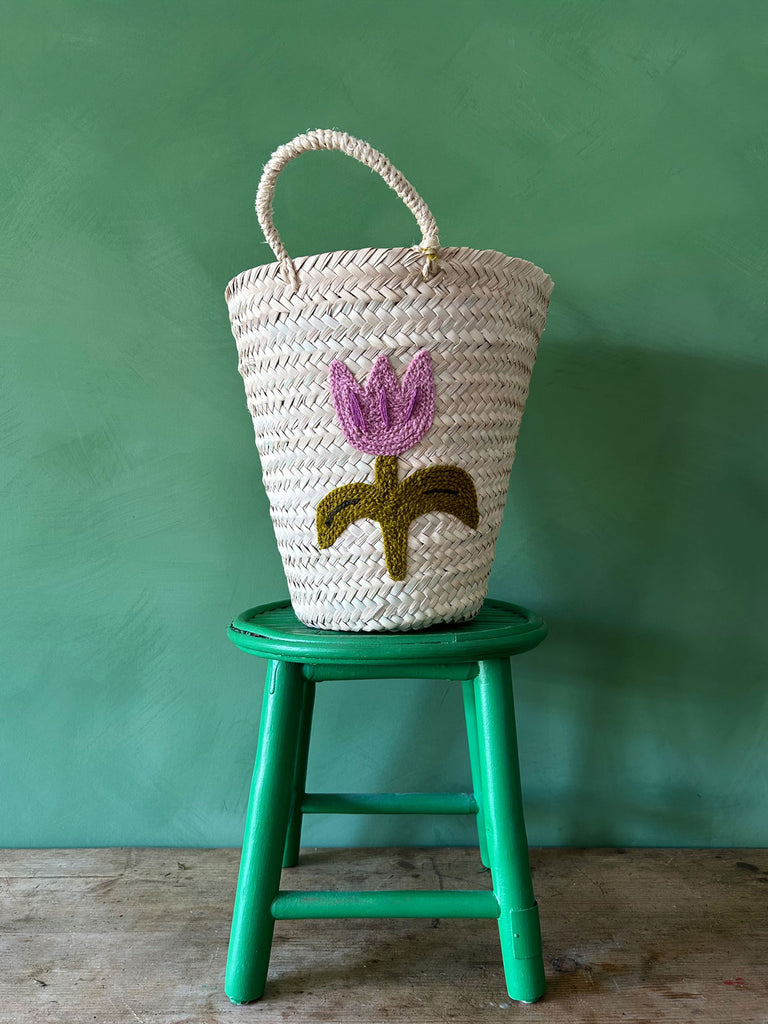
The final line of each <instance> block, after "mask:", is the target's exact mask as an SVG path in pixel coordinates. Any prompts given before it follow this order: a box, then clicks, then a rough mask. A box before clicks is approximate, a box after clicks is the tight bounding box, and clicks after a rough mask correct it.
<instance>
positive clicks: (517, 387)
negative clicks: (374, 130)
mask: <svg viewBox="0 0 768 1024" xmlns="http://www.w3.org/2000/svg"><path fill="white" fill-rule="evenodd" d="M419 260H420V256H419V253H418V252H417V251H414V250H412V249H408V248H402V249H363V250H356V251H341V252H334V253H323V254H320V255H314V256H308V257H304V258H303V259H297V260H296V261H295V266H296V270H297V271H298V275H299V282H300V283H299V286H298V288H296V289H294V288H293V287H291V286H290V285H289V284H287V283H286V280H285V277H284V276H283V275H281V273H280V268H279V265H278V264H277V263H273V264H268V265H266V266H262V267H257V268H255V269H254V270H248V271H245V272H244V273H242V274H240V275H239V276H238V277H236V278H234V280H232V281H231V282H230V284H229V286H228V288H227V293H226V299H227V305H228V308H229V314H230V320H231V324H232V331H233V334H234V337H235V339H236V342H237V347H238V353H239V369H240V373H241V375H242V377H243V381H244V383H245V391H246V397H247V402H248V408H249V411H250V413H251V416H252V418H253V425H254V430H255V435H256V443H257V446H258V450H259V455H260V458H261V465H262V473H263V479H264V486H265V488H266V491H267V495H268V497H269V502H270V510H271V515H272V522H273V524H274V529H275V535H276V539H277V544H278V548H279V550H280V554H281V557H282V560H283V566H284V569H285V574H286V577H287V580H288V586H289V589H290V595H291V601H292V604H293V607H294V610H295V612H296V614H297V616H298V618H299V619H300V620H301V621H302V622H304V623H305V624H307V625H309V626H315V627H318V628H321V629H336V630H355V631H373V630H407V629H414V628H423V627H426V626H430V625H434V624H436V623H441V622H458V621H462V620H466V619H470V618H472V617H473V616H474V615H476V614H477V612H478V611H479V610H480V607H481V605H482V603H483V600H484V598H485V596H486V591H487V585H488V576H489V574H490V571H491V566H492V563H493V555H494V549H495V544H496V538H497V536H498V532H499V527H500V526H501V521H502V516H503V511H504V503H505V499H506V494H507V486H508V482H509V473H510V469H511V467H512V462H513V459H514V455H515V446H516V442H517V435H518V430H519V427H520V420H521V417H522V414H523V410H524V408H525V402H526V399H527V396H528V386H529V381H530V376H531V370H532V368H533V364H534V361H535V358H536V351H537V347H538V343H539V337H540V335H541V332H542V330H543V328H544V322H545V318H546V312H547V305H548V302H549V296H550V292H551V290H552V282H551V280H550V278H549V276H548V275H547V274H546V273H545V272H544V271H543V270H540V269H539V268H538V267H536V266H534V265H533V264H531V263H528V262H526V261H525V260H521V259H517V258H512V257H508V256H504V255H503V254H501V253H498V252H492V251H478V250H474V249H467V248H450V247H446V248H444V249H442V250H441V255H440V272H439V273H438V274H436V275H435V276H434V277H433V278H432V279H430V280H428V281H425V280H423V279H422V278H421V277H420V276H419V273H418V264H419ZM420 351H426V352H428V353H429V357H430V359H431V369H432V375H433V381H434V415H433V419H432V421H431V425H430V426H429V429H428V430H426V432H425V433H424V435H423V436H422V437H421V438H420V439H419V440H418V441H417V443H415V444H414V445H413V446H412V447H410V448H409V449H408V450H407V451H403V452H402V453H401V454H399V456H398V459H397V462H398V471H399V476H400V479H401V480H402V479H407V478H408V475H409V474H412V473H413V472H414V471H416V470H420V469H424V468H427V467H430V466H434V465H440V466H442V467H445V466H451V467H457V468H458V470H459V471H464V472H465V473H466V474H469V477H470V478H471V480H472V482H473V484H474V489H475V491H476V497H477V513H478V514H479V515H478V518H477V520H476V521H477V525H476V528H475V527H473V526H471V525H467V522H466V521H463V520H462V518H460V517H457V516H456V515H451V514H448V513H447V512H444V511H428V512H426V513H425V514H421V515H418V517H416V518H414V519H413V520H412V522H410V526H409V528H408V530H407V571H406V572H405V578H402V579H394V578H392V574H391V573H390V572H388V571H387V564H385V557H384V549H383V540H382V529H381V528H380V525H379V523H378V522H377V521H375V520H374V519H371V518H365V517H361V518H359V519H357V520H356V521H354V522H352V523H351V524H350V525H349V526H348V527H347V528H346V529H344V532H343V533H341V535H340V536H339V537H338V538H337V539H336V540H335V541H334V542H333V543H332V544H331V545H330V546H328V547H325V548H323V547H321V546H320V543H319V541H318V536H319V535H318V522H319V514H318V506H319V505H320V503H321V501H322V500H323V499H324V498H325V497H326V495H328V494H329V493H330V492H334V491H335V489H337V488H343V487H344V485H347V484H350V483H353V482H357V481H366V480H367V481H371V480H373V479H374V474H375V472H376V467H375V464H376V462H377V458H376V455H375V454H371V453H366V452H364V451H361V450H357V449H356V448H355V447H353V446H352V445H351V444H350V441H349V439H348V437H347V436H345V430H344V429H343V428H342V425H341V423H340V420H339V417H338V415H337V411H336V410H335V408H334V396H333V395H332V393H331V387H330V385H329V371H330V366H331V363H332V362H333V361H334V360H338V361H341V362H343V363H344V364H345V365H346V367H347V368H348V369H349V371H351V373H352V374H353V375H354V377H355V378H356V379H357V380H358V381H360V382H361V383H363V382H364V381H365V380H366V379H367V378H368V375H369V373H370V371H371V369H372V367H373V365H374V361H375V360H376V359H377V357H381V356H386V357H387V358H388V360H389V363H390V365H391V366H392V368H393V370H394V372H395V374H396V375H397V377H398V379H402V378H403V374H404V373H405V371H406V369H407V367H408V366H409V364H410V363H411V362H412V360H413V358H414V356H415V355H416V353H417V352H420ZM385 415H386V413H385ZM347 433H349V431H347ZM440 489H441V488H432V489H431V490H432V491H435V490H440ZM442 489H443V490H446V491H447V490H449V488H442ZM344 504H346V505H349V504H352V501H347V502H345V503H344Z"/></svg>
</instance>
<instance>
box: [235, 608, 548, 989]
mask: <svg viewBox="0 0 768 1024" xmlns="http://www.w3.org/2000/svg"><path fill="white" fill-rule="evenodd" d="M546 633H547V628H546V626H545V624H544V622H543V621H542V619H540V618H539V616H537V615H534V614H533V613H532V612H529V611H527V610H526V609H524V608H520V607H517V606H516V605H511V604H505V603H503V602H501V601H490V600H488V601H486V602H485V604H484V605H483V608H482V610H481V611H480V614H479V615H478V616H477V617H476V618H475V619H473V621H472V622H468V623H465V624H462V625H456V624H453V625H448V626H438V627H433V628H431V629H425V630H422V631H420V632H413V633H341V632H331V631H328V630H320V629H310V628H308V627H307V626H303V625H302V624H301V623H300V622H299V621H298V619H297V618H296V616H295V615H294V613H293V611H292V609H291V606H290V604H289V603H288V602H287V601H282V602H277V603H274V604H268V605H263V606H262V607H260V608H252V609H251V610H250V611H247V612H244V613H243V614H242V615H240V616H238V618H236V619H235V620H234V622H233V623H232V625H231V626H230V627H229V638H230V639H231V640H232V641H233V642H234V643H235V644H237V646H238V647H239V648H240V649H241V650H243V651H246V652H247V653H248V654H255V655H257V656H258V657H260V658H267V659H268V661H269V664H268V668H267V682H266V685H265V688H264V704H263V708H262V715H261V724H260V727H259V742H258V749H257V753H256V765H255V768H254V772H253V783H252V786H251V795H250V800H249V803H248V813H247V818H246V825H245V837H244V840H243V853H242V860H241V862H240V876H239V879H238V883H237V895H236V897H235V908H234V913H233V917H232V934H231V938H230V944H229V954H228V957H227V975H226V984H225V990H226V993H227V995H228V996H229V998H230V999H231V1000H232V1002H234V1003H247V1002H251V1001H252V1000H254V999H259V998H260V997H261V995H262V994H263V992H264V986H265V983H266V978H267V968H268V966H269V956H270V951H271V947H272V935H273V932H274V926H275V921H284V920H296V919H304V918H341V917H369V918H370V917H427V918H441V917H469V918H494V919H496V920H497V921H498V926H499V935H500V938H501V953H502V959H503V962H504V973H505V977H506V982H507V989H508V991H509V995H510V997H511V998H512V999H516V1000H520V1001H522V1002H533V1001H534V1000H536V999H538V998H539V997H540V996H541V995H543V993H544V963H543V960H542V954H541V932H540V930H539V912H538V907H537V906H536V901H535V899H534V895H533V887H532V885H531V873H530V867H529V863H528V843H527V839H526V834H525V822H524V820H523V807H522V797H521V793H520V770H519V766H518V754H517V739H516V733H515V712H514V703H513V697H512V678H511V674H510V668H509V656H510V655H512V654H521V653H522V652H523V651H528V650H530V649H531V648H532V647H536V645H537V644H539V643H541V641H542V640H543V639H544V637H545V636H546ZM394 678H406V679H410V678H422V679H456V680H462V681H463V688H464V710H465V715H466V723H467V737H468V741H469V755H470V764H471V770H472V788H473V792H472V793H471V794H465V793H456V794H454V793H438V794H429V793H408V794H402V793H397V794H396V793H392V794H349V793H334V794H330V793H328V794H325V793H323V794H314V793H306V792H305V785H306V773H307V755H308V752H309V738H310V732H311V728H312V708H313V704H314V694H315V683H317V682H321V681H323V680H327V679H394ZM319 812H322V813H335V814H350V813H361V814H392V813H404V814H475V815H476V816H477V824H478V834H479V839H480V855H481V858H482V861H483V864H484V865H485V866H486V867H489V868H490V870H491V878H492V881H493V891H477V892H413V891H393V892H291V891H281V890H280V873H281V868H282V867H292V866H293V865H295V864H296V861H297V858H298V853H299V838H300V834H301V821H302V815H304V814H311V813H319Z"/></svg>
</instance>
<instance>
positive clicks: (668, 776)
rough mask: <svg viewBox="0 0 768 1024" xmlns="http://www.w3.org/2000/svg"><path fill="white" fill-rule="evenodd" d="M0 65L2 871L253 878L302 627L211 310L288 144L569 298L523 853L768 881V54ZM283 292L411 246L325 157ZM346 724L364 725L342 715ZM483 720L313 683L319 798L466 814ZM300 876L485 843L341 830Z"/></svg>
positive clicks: (83, 51)
mask: <svg viewBox="0 0 768 1024" xmlns="http://www.w3.org/2000/svg"><path fill="white" fill-rule="evenodd" d="M3 22H4V25H3V31H2V37H3V39H2V44H1V45H2V49H3V53H2V59H1V60H0V82H1V84H2V89H1V94H2V96H3V97H4V101H3V103H2V105H0V125H1V131H2V138H1V139H0V142H1V149H0V168H1V169H0V188H1V189H2V204H1V206H0V209H1V211H2V212H1V213H0V216H1V217H2V223H1V224H0V254H1V255H0V258H1V259H2V272H1V273H0V290H1V292H2V300H1V301H2V306H1V310H0V313H1V316H0V323H2V330H3V359H2V385H1V386H2V393H1V396H0V424H1V429H0V459H1V462H0V487H1V488H2V501H3V514H2V532H1V534H0V543H1V544H2V548H3V551H2V576H1V578H0V593H1V595H2V609H1V614H0V623H1V624H2V627H3V639H2V648H1V651H0V657H1V659H2V686H3V699H2V709H3V710H2V716H1V717H0V733H1V734H2V736H1V741H0V759H2V766H1V768H2V775H1V777H2V801H1V807H0V844H7V845H47V844H55V845H86V844H179V845H219V844H236V843H238V842H239V840H240V836H241V829H242V820H243V813H244V807H245V800H246V794H247V789H248V784H249V773H250V767H251V763H252V758H253V753H254V747H255V731H256V727H257V722H258V715H259V704H260V695H261V685H262V680H263V671H262V668H261V666H260V664H259V663H257V662H256V661H255V660H251V659H248V658H246V657H245V656H244V655H242V654H240V653H239V652H237V651H236V650H235V649H234V648H232V647H231V646H230V645H229V643H228V642H227V640H226V637H225V633H224V629H225V626H226V624H227V621H228V619H229V617H230V616H231V615H232V614H233V613H235V612H238V611H240V610H242V609H243V608H245V607H247V606H249V605H251V604H254V603H257V602H259V601H262V600H263V601H266V600H273V599H276V598H280V597H283V596H284V595H285V594H286V587H285V582H284V578H283V576H282V571H281V566H280V561H279V558H278V555H277V551H276V547H275V544H274V541H273V538H272V533H271V527H270V522H269V517H268V509H267V503H266V499H265V496H264V493H263V490H262V487H261V483H260V479H259V467H258V460H257V456H256V451H255V448H254V447H253V438H252V429H251V424H250V420H249V418H248V415H247V412H246V409H245V402H244V396H243V393H242V384H241V381H240V378H239V377H238V375H237V372H236V355H235V347H234V343H233V341H232V338H231V335H230V333H229V326H228V321H227V315H226V309H225V306H224V301H223V290H224V286H225V284H226V282H227V280H228V279H229V278H230V277H231V276H232V275H234V274H235V273H238V272H239V271H241V270H243V269H245V268H247V267H250V266H253V265H254V264H258V263H261V262H267V261H268V260H269V259H271V255H270V253H269V251H268V250H267V249H266V247H265V246H264V244H263V243H262V242H261V241H260V237H259V234H258V230H257V225H256V222H255V217H254V216H253V214H252V209H251V204H252V197H253V194H254V191H255V187H256V183H257V180H258V176H259V171H260V166H261V164H262V163H263V162H264V161H265V160H266V158H267V157H268V155H269V153H270V152H271V150H272V149H273V148H274V147H275V146H277V145H278V144H280V143H281V142H284V141H287V140H288V139H289V138H291V137H292V136H293V135H294V134H295V133H297V132H299V131H302V130H305V129H308V128H315V127H329V126H334V127H341V128H343V129H345V130H347V131H349V132H352V133H353V134H357V135H360V136H363V137H365V138H368V139H370V140H371V141H372V142H373V143H374V145H376V146H378V147H379V148H381V149H383V150H384V151H385V152H386V153H387V154H388V155H390V156H391V157H392V159H393V160H394V161H395V162H396V163H397V164H398V165H399V166H401V167H402V169H403V170H404V171H405V172H406V173H407V174H408V175H409V176H410V177H411V178H412V180H413V182H414V184H415V185H416V187H417V188H418V189H420V190H421V191H422V192H423V194H424V195H425V197H426V198H427V200H428V201H429V203H430V205H431V206H432V208H433V209H434V211H435V214H436V216H437V218H438V221H439V223H440V226H441V237H442V239H443V241H444V242H445V243H446V244H461V245H469V246H477V247H481V248H483V247H485V248H497V249H501V250H503V251H505V252H508V253H510V254H515V255H522V256H525V257H528V258H530V259H532V260H534V261H535V262H537V263H539V264H540V265H542V266H543V267H545V268H546V269H547V270H548V271H549V272H550V273H551V275H552V277H553V278H554V280H555V282H556V289H555V293H554V297H553V302H552V307H551V316H550V321H549V327H548V330H547V332H546V334H545V336H544V340H543V342H542V346H541V349H540V357H539V362H538V364H537V367H536V371H535V373H534V379H533V385H532V392H531V399H530V403H529V407H528V410H527V413H526V418H525V420H524V423H523V430H522V433H521V438H520V446H519V456H518V461H517V463H516V466H515V469H514V471H513V476H512V487H511V495H510V501H509V505H508V509H507V516H506V520H505V524H504V527H503V530H502V534H501V538H500V543H499V549H498V557H497V561H496V564H495V567H494V571H493V575H492V578H491V588H490V592H491V594H492V595H494V596H497V597H501V598H507V599H511V600H517V601H520V602H522V603H528V604H530V605H532V606H533V607H535V608H537V609H539V610H540V611H541V612H543V613H544V615H545V616H546V618H547V619H548V620H549V622H550V625H551V636H550V638H549V639H548V641H547V642H546V644H545V645H544V646H543V647H542V648H540V649H539V650H538V651H537V652H535V653H533V654H530V655H528V656H526V657H525V658H524V659H520V661H519V663H518V677H517V678H518V705H519V720H520V730H521V746H522V754H523V758H524V783H525V792H526V800H527V808H528V822H529V833H530V838H531V841H532V842H534V843H538V844H585V845H590V844H627V845H630V844H670V845H675V844H682V845H710V844H733V845H739V844H742V845H749V844H755V845H758V844H765V843H766V842H768V724H767V723H768V688H766V685H765V683H766V679H765V676H766V668H765V666H766V654H768V651H767V650H766V647H767V646H768V631H766V627H765V617H766V616H765V613H766V590H765V585H766V583H765V581H766V575H767V574H766V557H765V556H766V547H767V544H766V533H765V524H766V505H767V504H768V503H767V502H766V480H767V479H768V474H767V473H766V469H767V468H768V467H766V440H767V439H768V430H766V427H767V424H766V405H768V402H767V401H766V395H767V394H768V387H767V385H768V356H767V355H766V347H765V335H766V303H765V297H766V284H765V280H766V270H767V269H768V259H767V258H766V244H765V238H766V231H765V227H766V223H767V222H768V202H767V201H766V187H765V186H766V180H768V176H767V174H766V154H767V152H768V150H767V148H766V139H765V133H764V129H765V112H764V103H765V95H766V85H767V84H768V82H767V81H766V79H767V77H768V76H767V75H766V68H767V67H768V52H767V49H768V48H767V47H766V39H767V37H768V16H767V15H766V8H765V5H764V4H763V3H762V2H761V0H751V2H735V3H730V4H723V3H714V2H703V0H702V2H697V3H682V2H681V3H672V4H670V3H669V2H663V3H662V2H653V0H652V2H649V0H643V2H642V3H640V2H623V3H616V4H606V3H602V2H599V0H579V2H561V3H556V2H539V3H536V4H531V5H523V4H513V3H508V2H497V3H491V2H481V0H473V2H471V3H470V2H466V3H464V2H458V0H448V2H446V3H443V4H440V5H436V4H435V3H434V2H432V0H429V2H421V0H419V2H408V3H406V2H401V3H398V2H394V3H393V2H390V3H381V2H376V3H371V2H366V0H363V2H341V0H326V2H323V3H320V2H316V3H315V2H305V3H278V2H260V3H254V2H253V0H211V2H209V3H204V2H199V0H198V2H189V0H184V2H181V0H164V2H162V3H157V2H155V0H134V2H133V3H130V4H128V3H118V2H109V0H99V2H96V0H72V2H70V3H66V4H62V3H60V2H58V0H50V2H44V0H28V2H27V3H25V4H23V5H21V4H19V5H14V9H13V10H10V9H6V10H5V12H4V17H3ZM277 218H278V222H279V225H280V227H281V229H282V231H283V233H284V237H285V240H286V242H287V244H288V246H289V248H290V249H291V250H292V251H293V252H294V253H296V254H298V253H301V252H315V251H323V250H329V249H338V248H355V247H359V246H364V245H368V244H378V245H401V244H410V243H411V242H412V241H415V240H416V239H415V229H414V224H413V221H412V219H411V217H410V215H409V214H408V213H407V211H406V210H405V208H401V207H400V206H399V204H398V202H397V201H396V199H395V198H394V197H393V196H392V195H391V193H389V192H388V190H387V189H386V187H385V186H384V185H383V184H382V183H381V182H380V181H379V180H378V179H376V178H375V177H374V176H372V175H371V174H369V173H368V172H367V171H366V170H365V169H363V168H361V167H360V166H358V165H356V164H354V163H353V162H352V161H348V160H345V158H344V157H342V156H339V155H336V154H334V155H328V154H323V155H313V156H311V157H306V158H305V159H304V160H303V161H301V162H300V163H297V164H294V165H292V166H291V167H290V168H288V170H287V171H286V172H285V176H284V180H283V181H282V183H281V188H280V190H279V194H278V200H277ZM353 709H354V711H353ZM460 716H461V712H460V704H459V695H458V691H457V689H456V687H455V686H453V685H450V684H442V683H416V682H409V681H400V682H397V683H392V684H389V683H359V684H352V683H349V684H341V683H340V684H325V685H324V686H323V688H322V691H321V694H320V700H319V707H318V717H317V727H316V734H315V747H314V749H313V752H312V757H311V764H310V776H311V779H310V781H311V784H312V785H313V786H314V787H315V788H318V789H324V788H340V789H345V788H360V789H367V788H370V789H388V788H393V789H415V790H418V789H428V788H430V787H435V788H441V787H445V788H448V789H451V788H454V789H459V788H462V787H464V786H466V785H467V781H468V764H467V755H466V750H465V746H464V740H463V736H462V726H461V717H460ZM306 840H307V842H309V843H311V844H337V843H363V844H379V843H384V844H386V843H395V842H406V843H407V842H415V843H420V842H437V843H463V842H471V841H472V833H471V831H470V829H469V823H468V822H467V821H466V820H459V821H456V820H453V819H438V820H423V821H413V820H402V819H400V820H398V819H387V818H384V819H378V820H377V819H359V820H354V819H338V818H336V819H325V820H320V819H316V820H314V821H313V822H312V823H311V824H310V827H309V828H308V829H307V832H306Z"/></svg>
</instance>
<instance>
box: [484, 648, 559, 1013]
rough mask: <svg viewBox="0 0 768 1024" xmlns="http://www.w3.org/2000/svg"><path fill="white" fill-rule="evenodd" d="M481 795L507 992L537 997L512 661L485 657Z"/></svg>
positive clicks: (536, 934)
mask: <svg viewBox="0 0 768 1024" xmlns="http://www.w3.org/2000/svg"><path fill="white" fill-rule="evenodd" d="M474 690H475V701H476V706H477V727H478V749H479V756H480V774H481V779H482V783H481V784H482V789H483V792H482V800H483V811H484V823H485V831H486V841H487V848H488V856H489V859H490V866H491V875H492V877H493V889H494V892H495V893H496V898H497V899H498V901H499V907H500V911H499V937H500V939H501V952H502V958H503V961H504V975H505V978H506V982H507V991H508V992H509V995H510V997H511V998H512V999H517V1000H520V1001H521V1002H526V1003H528V1002H535V1000H537V999H539V998H540V997H541V996H542V995H543V994H544V989H545V981H544V961H543V958H542V952H541V932H540V931H539V914H538V907H537V906H536V900H535V898H534V894H533V885H532V883H531V872H530V867H529V864H528V840H527V838H526V832H525V819H524V817H523V800H522V794H521V791H520V768H519V764H518V753H517V733H516V727H515V709H514V698H513V695H512V677H511V674H510V668H509V661H507V660H506V659H498V660H494V661H484V662H481V664H480V672H479V674H478V677H477V679H476V680H475V683H474Z"/></svg>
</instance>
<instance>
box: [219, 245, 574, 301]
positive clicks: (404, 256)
mask: <svg viewBox="0 0 768 1024" xmlns="http://www.w3.org/2000/svg"><path fill="white" fill-rule="evenodd" d="M360 253H367V254H368V258H367V260H366V262H367V263H371V264H374V265H377V264H379V263H384V262H385V257H386V256H387V255H389V254H392V255H393V256H395V257H396V262H398V263H401V264H402V266H404V267H408V266H410V265H411V264H412V265H413V268H414V270H415V271H416V272H417V273H418V268H419V267H420V265H421V262H422V260H423V253H421V252H420V250H419V247H418V246H408V245H404V246H395V247H388V248H384V247H382V248H377V247H370V246H366V247H364V248H361V249H334V250H331V251H330V252H318V253H310V254H308V255H306V256H295V257H293V264H294V266H295V267H296V270H297V271H298V272H299V273H301V271H302V270H305V271H306V270H313V269H315V268H316V267H317V265H318V264H319V263H320V262H321V261H323V262H328V261H329V260H330V259H331V258H332V257H338V259H336V260H335V261H333V262H335V264H336V266H338V267H339V268H340V269H341V268H343V267H344V265H345V263H347V262H350V263H351V262H355V261H354V257H355V256H357V255H358V254H360ZM459 255H460V256H461V257H463V258H466V257H474V258H475V260H473V262H476V266H477V268H478V269H479V268H484V267H485V266H488V267H489V268H490V267H495V268H498V267H502V266H507V267H508V268H509V269H511V268H512V266H516V267H517V268H518V269H520V270H521V271H524V273H525V275H526V276H527V277H528V278H530V279H533V280H535V281H536V283H537V284H538V285H539V286H540V287H542V288H544V289H546V290H547V292H548V294H549V293H551V291H552V289H553V287H554V282H553V281H552V278H551V277H550V276H549V274H548V273H547V272H546V270H542V268H541V267H539V266H537V264H535V263H532V262H531V261H530V260H526V259H525V258H524V257H522V256H507V255H506V253H503V252H499V250H498V249H475V248H473V247H472V246H458V245H457V246H453V245H446V246H442V247H441V249H440V258H441V259H452V258H455V257H456V256H459ZM345 257H346V259H345ZM409 257H410V258H409ZM478 257H482V259H478ZM281 269H282V265H281V264H280V263H279V262H278V261H277V260H275V261H274V262H271V263H261V264H259V265H258V266H256V267H250V268H249V269H248V270H243V271H241V272H240V273H239V274H236V275H235V276H234V277H233V278H232V279H231V280H230V281H229V282H228V283H227V287H226V289H225V291H224V296H225V300H226V302H227V303H229V302H230V300H231V299H232V298H234V297H235V296H236V295H237V294H238V293H239V292H240V291H242V289H243V288H246V287H248V286H249V285H256V284H261V283H265V282H267V281H270V280H274V279H278V278H279V277H280V271H281ZM285 287H286V289H288V288H289V287H290V286H289V285H288V283H287V282H285ZM291 290H292V289H291Z"/></svg>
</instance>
